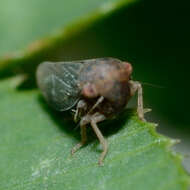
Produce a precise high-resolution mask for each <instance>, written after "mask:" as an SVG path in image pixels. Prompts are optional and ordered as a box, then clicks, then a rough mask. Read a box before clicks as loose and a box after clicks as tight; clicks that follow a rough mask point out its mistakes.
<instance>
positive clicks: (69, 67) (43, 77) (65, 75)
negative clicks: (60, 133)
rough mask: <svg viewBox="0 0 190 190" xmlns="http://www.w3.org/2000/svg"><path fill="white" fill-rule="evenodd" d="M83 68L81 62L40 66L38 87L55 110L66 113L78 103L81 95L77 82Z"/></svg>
mask: <svg viewBox="0 0 190 190" xmlns="http://www.w3.org/2000/svg"><path fill="white" fill-rule="evenodd" d="M82 67H83V64H82V63H80V62H43V63H41V64H40V65H39V66H38V69H37V74H36V77H37V84H38V87H39V88H40V90H41V91H42V94H43V96H44V97H45V99H46V100H47V102H48V104H49V105H50V106H52V107H53V108H54V109H56V110H58V111H66V110H68V109H70V108H71V107H73V106H74V105H75V104H76V103H77V101H78V99H79V93H80V89H79V87H78V85H77V83H78V81H77V80H78V76H79V74H80V70H81V69H82Z"/></svg>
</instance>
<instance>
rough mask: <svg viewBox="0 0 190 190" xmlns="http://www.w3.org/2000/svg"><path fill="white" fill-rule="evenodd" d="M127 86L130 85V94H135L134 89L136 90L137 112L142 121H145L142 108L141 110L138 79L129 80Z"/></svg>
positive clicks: (141, 98) (141, 94)
mask: <svg viewBox="0 0 190 190" xmlns="http://www.w3.org/2000/svg"><path fill="white" fill-rule="evenodd" d="M129 86H130V92H131V96H133V95H134V94H135V92H136V91H138V100H137V113H138V116H139V118H140V119H141V120H142V121H145V119H144V110H143V92H142V86H141V84H140V82H138V81H132V80H130V81H129Z"/></svg>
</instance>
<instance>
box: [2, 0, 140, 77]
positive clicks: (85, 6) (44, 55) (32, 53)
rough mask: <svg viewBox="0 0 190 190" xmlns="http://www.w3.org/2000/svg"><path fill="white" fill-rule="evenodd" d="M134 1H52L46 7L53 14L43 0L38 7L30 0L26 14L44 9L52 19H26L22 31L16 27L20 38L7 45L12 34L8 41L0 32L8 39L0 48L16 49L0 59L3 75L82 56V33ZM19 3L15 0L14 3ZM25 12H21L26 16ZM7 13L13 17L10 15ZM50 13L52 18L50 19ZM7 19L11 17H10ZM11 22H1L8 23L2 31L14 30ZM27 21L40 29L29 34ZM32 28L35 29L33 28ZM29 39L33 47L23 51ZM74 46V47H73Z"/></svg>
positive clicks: (21, 1) (39, 12)
mask: <svg viewBox="0 0 190 190" xmlns="http://www.w3.org/2000/svg"><path fill="white" fill-rule="evenodd" d="M17 1H18V2H19V4H22V3H23V0H17ZM57 1H58V0H57ZM135 1H136V0H104V1H102V0H98V1H87V0H86V2H83V1H81V0H80V1H77V3H76V1H75V0H71V2H69V3H65V2H62V3H60V2H59V3H58V2H57V4H56V2H55V1H54V2H52V5H51V4H50V5H48V6H47V9H50V10H51V9H52V7H53V8H54V9H56V14H55V15H52V14H50V13H49V12H48V11H50V10H46V9H42V7H43V6H44V3H43V1H42V2H41V3H40V6H38V7H37V6H36V5H35V3H33V2H30V3H31V6H30V4H29V5H28V3H27V4H24V6H26V9H27V10H28V11H29V13H28V12H27V10H26V13H27V15H28V14H29V15H30V14H31V15H32V16H33V17H34V15H33V14H34V13H32V11H35V12H36V11H37V14H41V10H43V11H44V13H45V16H47V19H51V20H52V22H50V23H49V20H48V22H47V21H46V22H44V20H45V18H44V16H43V14H42V15H41V16H39V15H38V16H39V20H37V22H36V20H35V19H34V18H33V19H34V20H31V22H32V23H28V20H26V22H23V23H22V26H21V27H22V29H23V30H20V28H18V29H17V30H18V31H20V32H21V34H19V37H20V38H15V36H14V39H16V40H20V41H19V42H15V43H13V44H12V41H11V44H9V43H7V44H6V42H10V40H9V38H10V36H9V35H8V34H7V36H6V38H5V39H6V40H7V41H5V39H4V36H3V35H0V40H2V41H3V42H4V41H5V42H4V43H3V44H1V45H2V48H1V46H0V49H2V50H5V52H6V51H8V50H9V51H11V50H12V51H13V50H14V53H12V54H11V53H9V54H7V55H6V56H3V57H2V58H1V59H0V77H2V76H3V77H4V76H7V75H12V74H15V73H16V74H17V73H18V72H25V73H32V74H34V71H35V69H36V65H38V64H39V63H40V62H42V61H43V60H48V59H51V60H57V59H58V60H63V58H64V59H65V57H67V56H68V55H69V56H70V57H72V58H73V57H76V55H80V56H79V57H81V56H82V55H84V54H83V53H81V52H80V49H82V48H84V47H83V45H82V44H81V43H76V41H77V40H78V39H80V36H81V35H85V37H87V35H86V32H87V31H88V32H87V33H89V30H91V29H92V27H93V26H95V25H97V24H98V23H99V22H101V21H102V20H104V19H106V18H108V17H110V16H111V15H112V14H113V13H114V12H117V11H119V10H122V9H124V8H125V7H128V6H129V5H130V4H131V3H132V2H135ZM18 2H16V1H15V3H18ZM81 2H82V3H81ZM11 3H12V1H11V2H9V1H7V2H5V5H7V6H9V4H11ZM70 6H72V7H70ZM36 8H37V10H36ZM2 9H3V8H2ZM70 10H71V11H70ZM57 11H58V12H57ZM46 12H47V13H46ZM26 13H25V14H26ZM25 14H23V15H22V14H18V15H19V16H25ZM58 14H60V16H62V17H63V18H61V19H60V17H59V16H58ZM8 16H9V17H10V15H8ZM51 16H52V17H53V18H51ZM8 19H9V20H10V18H8ZM33 22H34V23H33ZM8 23H9V24H8V26H7V25H6V24H7V23H6V20H5V21H4V22H2V24H5V27H2V30H3V31H4V30H5V29H4V28H6V29H7V30H11V31H12V30H13V29H12V22H8ZM28 24H29V25H31V24H34V25H35V27H34V29H36V28H37V30H36V31H34V32H31V33H27V32H26V30H27V31H28V27H29V26H28ZM31 29H32V30H33V28H31ZM92 30H93V29H92ZM18 33H19V32H17V34H18ZM25 33H26V34H28V36H27V37H25V38H23V36H25ZM5 35H6V34H5ZM45 35H48V37H47V38H43V39H41V38H42V37H44V36H45ZM11 37H12V36H11ZM40 37H41V38H40ZM1 38H2V39H1ZM73 41H74V43H75V44H78V45H80V47H77V48H76V46H77V45H74V44H72V43H73ZM85 41H88V40H85ZM29 42H32V44H30V46H28V47H27V48H25V49H23V50H21V48H24V47H25V46H26V44H28V43H29ZM88 43H89V42H86V45H85V46H86V47H85V50H87V49H88ZM18 44H19V45H18ZM70 44H71V45H70ZM18 46H19V49H18ZM73 47H74V50H72V48H73ZM6 49H7V50H6ZM16 50H19V51H16ZM76 51H77V52H76ZM5 52H4V51H2V52H0V53H1V54H3V53H5ZM87 54H88V53H87V52H85V55H87Z"/></svg>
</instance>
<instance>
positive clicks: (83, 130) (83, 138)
mask: <svg viewBox="0 0 190 190" xmlns="http://www.w3.org/2000/svg"><path fill="white" fill-rule="evenodd" d="M80 129H81V142H80V143H78V144H76V145H75V146H74V147H73V148H72V150H71V154H72V155H73V154H74V153H75V152H76V151H77V150H78V149H80V148H81V147H82V146H83V145H84V144H85V143H86V141H87V135H86V125H81V126H80Z"/></svg>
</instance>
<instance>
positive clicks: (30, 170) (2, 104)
mask: <svg viewBox="0 0 190 190" xmlns="http://www.w3.org/2000/svg"><path fill="white" fill-rule="evenodd" d="M19 80H20V79H19V78H18V77H17V78H12V79H7V80H4V81H2V82H1V84H0V92H1V93H0V98H1V101H0V113H1V122H0V131H1V135H0V179H1V181H0V189H7V190H11V189H14V190H17V189H39V190H40V189H51V190H54V189H56V190H59V189H77V190H80V189H81V190H82V189H102V190H103V189H110V190H112V189H121V190H122V189H133V190H138V189H139V190H143V189H145V190H148V189H150V190H152V189H155V190H162V189H172V190H178V189H179V190H182V189H187V185H188V182H189V177H188V176H187V174H186V172H185V171H184V170H183V168H182V166H181V158H180V156H179V155H177V154H176V153H174V152H172V151H171V150H170V146H171V145H172V144H174V143H175V141H174V140H171V139H169V138H166V137H164V136H161V135H159V134H157V133H156V132H155V124H152V123H145V122H142V121H140V120H138V118H137V116H136V115H135V112H134V111H132V110H127V111H126V112H124V113H123V114H122V115H121V116H120V117H119V118H118V119H116V120H113V121H108V122H105V123H103V124H101V125H99V126H100V128H101V130H102V131H103V134H104V135H105V136H106V138H107V140H108V143H109V152H108V155H107V157H106V159H105V161H104V166H103V167H99V166H98V164H97V162H98V157H99V156H100V153H101V150H102V149H101V146H100V144H99V142H98V141H97V139H96V137H95V136H94V135H93V133H92V131H91V130H90V128H89V136H90V139H89V144H87V145H86V146H85V147H83V148H81V149H80V150H79V151H78V152H77V153H76V154H75V155H74V156H73V157H72V156H71V155H70V150H71V148H72V147H73V146H74V145H75V144H76V143H78V142H79V140H80V135H79V130H75V127H76V126H75V124H74V123H73V122H72V121H71V118H70V117H68V116H69V115H65V114H64V115H63V114H58V113H55V112H54V111H52V110H51V109H50V108H49V107H48V106H47V105H46V103H45V102H44V101H43V99H42V98H41V96H40V95H39V92H38V91H37V90H29V91H18V90H16V89H15V86H16V85H17V84H18V82H19Z"/></svg>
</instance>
